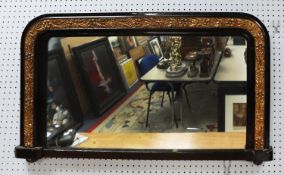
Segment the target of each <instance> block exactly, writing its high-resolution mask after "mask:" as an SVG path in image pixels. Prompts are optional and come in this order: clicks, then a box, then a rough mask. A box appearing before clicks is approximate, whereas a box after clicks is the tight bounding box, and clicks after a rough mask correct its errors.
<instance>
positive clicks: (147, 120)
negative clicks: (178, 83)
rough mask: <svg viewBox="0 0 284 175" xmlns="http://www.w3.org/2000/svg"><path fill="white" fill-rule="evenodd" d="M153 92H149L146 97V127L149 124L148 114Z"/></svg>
mask: <svg viewBox="0 0 284 175" xmlns="http://www.w3.org/2000/svg"><path fill="white" fill-rule="evenodd" d="M152 94H153V92H150V95H149V99H148V109H147V118H146V128H147V127H148V126H149V114H150V107H151V98H152Z"/></svg>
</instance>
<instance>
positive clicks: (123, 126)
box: [92, 85, 172, 133]
mask: <svg viewBox="0 0 284 175" xmlns="http://www.w3.org/2000/svg"><path fill="white" fill-rule="evenodd" d="M148 97H149V91H147V89H146V88H145V86H144V85H142V86H141V87H139V88H138V89H137V90H136V92H135V93H133V94H132V95H131V96H129V97H128V98H127V99H126V100H125V101H124V102H123V103H122V104H121V105H120V106H119V107H118V108H117V109H115V110H114V112H112V113H111V114H110V115H109V116H108V117H107V118H106V119H105V120H104V121H103V122H102V123H100V124H99V125H98V126H97V127H96V128H95V129H94V130H93V131H92V132H94V133H115V132H120V133H121V132H158V131H159V132H161V131H166V130H171V128H172V122H171V121H172V120H171V119H172V118H171V108H170V102H169V99H168V98H167V95H165V97H164V105H163V107H161V100H162V92H155V93H154V94H153V95H152V101H151V109H150V119H149V121H150V122H149V123H150V127H149V128H146V127H145V122H146V113H147V107H148Z"/></svg>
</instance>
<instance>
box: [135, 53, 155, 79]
mask: <svg viewBox="0 0 284 175" xmlns="http://www.w3.org/2000/svg"><path fill="white" fill-rule="evenodd" d="M158 63H159V58H158V57H157V56H156V55H147V56H144V57H143V58H142V60H141V62H140V63H139V67H140V74H141V76H142V75H144V74H146V73H147V72H148V71H149V70H151V69H152V68H153V67H154V66H156V65H157V64H158Z"/></svg>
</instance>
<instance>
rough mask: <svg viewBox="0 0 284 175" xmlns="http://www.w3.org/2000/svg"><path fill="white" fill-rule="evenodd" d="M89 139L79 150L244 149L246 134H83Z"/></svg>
mask: <svg viewBox="0 0 284 175" xmlns="http://www.w3.org/2000/svg"><path fill="white" fill-rule="evenodd" d="M80 134H82V135H84V136H87V137H88V140H86V141H85V142H83V143H81V144H80V145H78V146H77V147H79V148H121V149H244V147H245V142H246V133H245V132H230V133H228V132H227V133H221V132H210V133H111V134H109V133H108V134H106V133H101V134H94V133H80Z"/></svg>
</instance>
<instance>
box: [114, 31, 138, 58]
mask: <svg viewBox="0 0 284 175" xmlns="http://www.w3.org/2000/svg"><path fill="white" fill-rule="evenodd" d="M118 39H119V42H120V45H121V47H120V48H121V50H122V53H123V54H127V55H128V52H129V51H130V50H131V49H133V48H135V47H136V46H137V45H136V41H135V38H134V36H119V37H118Z"/></svg>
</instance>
